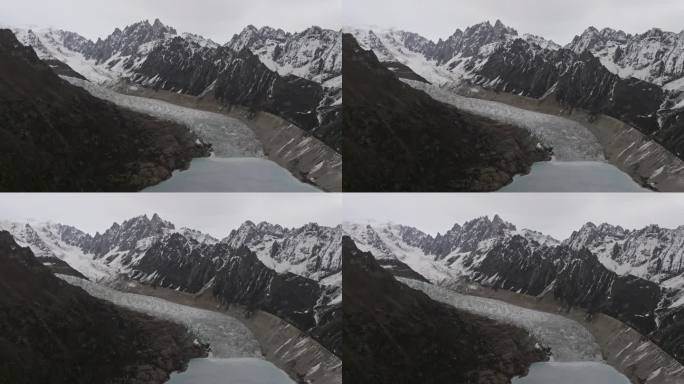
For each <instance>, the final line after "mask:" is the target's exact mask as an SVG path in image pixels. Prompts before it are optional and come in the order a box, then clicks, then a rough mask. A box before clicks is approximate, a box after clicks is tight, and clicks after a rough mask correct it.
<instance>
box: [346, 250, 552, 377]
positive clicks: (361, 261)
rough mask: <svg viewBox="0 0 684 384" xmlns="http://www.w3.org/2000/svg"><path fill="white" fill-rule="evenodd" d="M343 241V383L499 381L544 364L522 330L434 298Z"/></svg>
mask: <svg viewBox="0 0 684 384" xmlns="http://www.w3.org/2000/svg"><path fill="white" fill-rule="evenodd" d="M342 241H343V245H342V254H343V258H344V261H343V268H344V280H345V290H344V303H345V305H344V325H343V326H344V335H345V336H344V337H345V339H344V350H345V352H344V355H345V363H344V378H345V380H350V381H351V382H354V383H371V382H372V383H417V382H420V383H443V382H459V383H482V384H484V383H491V384H505V383H510V382H511V378H512V377H514V376H525V375H526V374H527V370H528V366H529V365H530V364H531V363H533V362H538V361H544V360H546V359H547V356H546V352H545V351H544V350H543V348H541V347H540V344H539V343H538V341H537V340H535V339H534V337H533V336H531V335H530V334H529V333H528V332H527V331H526V330H523V329H521V328H518V327H515V326H512V325H508V324H503V323H499V322H496V321H494V320H491V319H487V318H484V317H481V316H478V315H475V314H472V313H469V312H467V311H464V310H461V309H457V308H455V307H452V306H449V305H446V304H443V303H440V302H437V301H434V300H432V299H431V298H430V297H428V296H427V295H426V294H424V293H423V292H419V291H417V290H414V289H411V288H409V287H408V286H406V285H404V284H402V283H400V282H399V281H397V280H396V279H395V278H394V277H393V276H392V274H390V273H389V272H388V271H386V270H385V269H384V268H383V267H381V266H380V264H378V262H377V261H376V259H375V258H374V257H373V256H374V255H373V254H371V253H370V252H363V251H361V250H359V249H358V248H357V247H356V245H355V243H354V241H353V240H352V239H351V238H349V237H346V236H345V237H344V238H343V240H342Z"/></svg>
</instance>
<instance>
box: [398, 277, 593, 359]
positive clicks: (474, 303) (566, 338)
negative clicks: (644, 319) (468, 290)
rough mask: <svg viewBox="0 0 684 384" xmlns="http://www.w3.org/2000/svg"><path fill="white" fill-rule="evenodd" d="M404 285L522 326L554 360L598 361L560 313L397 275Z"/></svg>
mask: <svg viewBox="0 0 684 384" xmlns="http://www.w3.org/2000/svg"><path fill="white" fill-rule="evenodd" d="M398 280H399V281H401V282H402V283H404V284H405V285H407V286H409V287H411V288H413V289H417V290H419V291H422V292H423V293H425V294H427V295H428V296H429V297H430V298H432V299H433V300H436V301H439V302H442V303H445V304H448V305H451V306H453V307H456V308H459V309H462V310H465V311H468V312H471V313H475V314H478V315H481V316H485V317H488V318H491V319H494V320H497V321H500V322H504V323H509V324H512V325H515V326H518V327H521V328H523V329H526V330H527V331H529V332H530V334H532V335H533V336H535V337H536V338H537V340H539V342H541V343H542V344H543V345H544V346H545V347H549V348H551V354H552V357H553V359H554V360H555V361H566V362H569V361H602V360H603V357H602V354H601V348H600V347H599V345H598V343H597V342H596V340H595V339H594V336H593V335H592V334H591V332H589V330H587V329H586V328H585V327H583V326H582V325H581V324H579V323H578V322H576V321H574V320H570V319H567V318H565V317H562V316H560V315H554V314H551V313H546V312H541V311H535V310H532V309H527V308H522V307H518V306H516V305H512V304H508V303H505V302H502V301H499V300H494V299H487V298H482V297H477V296H469V295H463V294H460V293H456V292H454V291H452V290H449V289H446V288H442V287H438V286H435V285H432V284H428V283H423V282H420V281H416V280H411V279H405V278H399V279H398Z"/></svg>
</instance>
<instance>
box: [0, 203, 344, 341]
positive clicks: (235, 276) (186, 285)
mask: <svg viewBox="0 0 684 384" xmlns="http://www.w3.org/2000/svg"><path fill="white" fill-rule="evenodd" d="M0 230H6V231H8V232H10V233H11V234H12V235H13V236H14V237H15V238H16V241H17V242H18V243H19V244H20V245H21V246H28V247H29V248H31V250H32V251H33V252H34V253H36V256H39V257H40V258H41V259H40V260H41V261H42V262H43V263H44V264H45V265H47V266H49V267H50V268H55V266H54V265H53V264H54V262H53V261H54V260H60V261H64V262H66V263H68V264H69V265H70V266H71V267H72V268H73V269H75V270H76V271H77V272H79V273H81V274H83V275H84V276H86V277H88V278H89V279H91V280H94V281H104V282H106V283H116V282H117V281H118V280H120V279H121V278H124V279H133V280H136V281H139V282H141V283H143V284H147V285H151V286H154V287H163V288H169V289H175V290H179V291H184V292H188V293H193V294H198V295H201V294H209V295H211V296H212V297H214V298H216V299H217V300H219V301H220V302H222V303H225V304H241V305H245V306H247V307H248V308H260V309H263V310H266V311H268V312H271V313H273V314H275V315H277V316H279V317H282V318H284V319H286V320H287V321H289V322H291V323H293V324H295V325H297V326H298V327H299V328H300V329H302V330H305V331H310V332H312V334H313V335H314V337H316V338H317V339H319V340H320V341H321V342H322V343H324V344H325V345H326V347H328V348H330V349H331V350H333V352H337V350H338V349H339V343H340V341H341V337H339V332H341V328H339V327H337V326H335V325H334V324H337V323H338V321H339V319H340V316H341V296H342V277H341V268H342V266H341V246H342V245H341V238H342V230H341V228H340V227H335V228H330V227H324V226H319V225H317V224H314V223H311V224H307V225H305V226H302V227H300V228H284V227H282V226H279V225H275V224H270V223H266V222H262V223H260V224H259V225H255V224H253V223H252V222H249V221H248V222H246V223H245V224H243V225H242V226H241V227H240V228H239V229H238V230H233V231H231V233H230V235H229V236H228V237H226V238H225V239H224V240H222V241H219V240H218V239H216V238H214V237H212V236H210V235H208V234H205V233H202V232H201V231H197V230H194V229H189V228H176V226H175V225H174V224H173V223H171V222H169V221H166V220H164V219H162V218H161V217H159V215H157V214H154V215H152V217H148V216H147V215H142V216H137V217H134V218H131V219H129V220H125V221H123V222H122V223H114V224H113V225H112V226H111V227H110V228H109V229H107V230H106V231H104V232H103V233H96V234H95V235H91V234H88V233H85V232H83V231H81V230H79V229H77V228H75V227H71V226H66V225H62V224H55V223H13V222H0ZM47 258H51V259H47ZM53 259H54V260H53ZM56 272H58V271H56ZM59 273H62V272H61V268H60V271H59Z"/></svg>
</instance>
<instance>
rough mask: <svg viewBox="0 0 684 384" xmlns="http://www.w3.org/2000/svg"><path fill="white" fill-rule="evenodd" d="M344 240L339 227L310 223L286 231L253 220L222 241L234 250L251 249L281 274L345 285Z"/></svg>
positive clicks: (278, 226) (279, 227)
mask: <svg viewBox="0 0 684 384" xmlns="http://www.w3.org/2000/svg"><path fill="white" fill-rule="evenodd" d="M341 241H342V229H341V227H340V226H337V227H334V228H331V227H324V226H320V225H318V224H315V223H310V224H307V225H305V226H303V227H300V228H283V227H281V226H280V225H277V224H276V225H274V224H270V223H267V222H261V223H259V224H254V223H253V222H251V221H247V222H245V223H244V224H242V225H241V226H240V228H238V229H237V230H233V231H231V232H230V234H229V235H228V236H227V237H226V238H224V239H223V240H221V242H222V243H225V244H227V245H228V246H230V247H231V248H233V249H239V248H240V247H242V246H245V247H247V248H249V249H250V250H252V251H253V252H255V253H256V255H257V257H258V258H259V260H261V262H262V263H264V264H265V265H266V266H268V267H269V268H271V269H273V270H275V271H277V272H279V273H285V272H291V273H294V274H297V275H300V276H304V277H307V278H310V279H312V280H317V281H326V282H329V283H333V284H335V285H337V284H341V282H342V276H341V272H342V265H341V262H342V258H341V256H340V252H341V248H340V243H341Z"/></svg>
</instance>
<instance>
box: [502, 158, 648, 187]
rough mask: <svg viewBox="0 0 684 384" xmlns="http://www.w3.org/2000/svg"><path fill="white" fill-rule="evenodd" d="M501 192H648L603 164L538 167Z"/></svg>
mask: <svg viewBox="0 0 684 384" xmlns="http://www.w3.org/2000/svg"><path fill="white" fill-rule="evenodd" d="M499 191H501V192H649V191H650V190H648V189H646V188H644V187H642V186H641V185H639V184H637V183H636V182H635V181H634V180H632V178H631V177H629V176H628V175H627V174H626V173H624V172H622V171H621V170H619V169H618V168H617V167H615V166H614V165H612V164H609V163H606V162H602V161H546V162H540V163H535V164H533V165H532V170H531V171H530V173H529V174H527V175H518V176H515V177H514V178H513V182H512V183H511V184H508V185H507V186H505V187H503V188H501V189H500V190H499Z"/></svg>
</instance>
